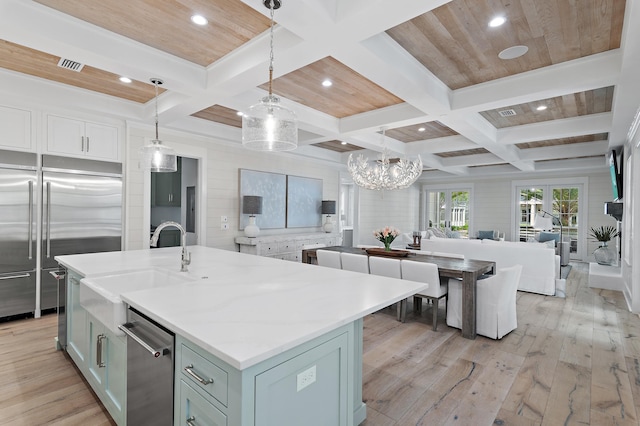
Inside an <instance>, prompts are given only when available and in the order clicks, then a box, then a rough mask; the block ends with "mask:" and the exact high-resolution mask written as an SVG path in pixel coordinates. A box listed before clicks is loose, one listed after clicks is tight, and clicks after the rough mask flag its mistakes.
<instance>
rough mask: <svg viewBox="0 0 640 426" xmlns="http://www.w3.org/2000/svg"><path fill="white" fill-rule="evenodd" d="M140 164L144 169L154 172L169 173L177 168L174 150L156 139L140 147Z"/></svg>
mask: <svg viewBox="0 0 640 426" xmlns="http://www.w3.org/2000/svg"><path fill="white" fill-rule="evenodd" d="M140 153H141V154H142V164H143V165H144V168H145V170H149V171H152V172H156V173H170V172H175V171H177V170H178V157H177V156H176V152H175V151H174V150H173V149H172V148H169V147H168V146H165V145H162V142H161V141H160V140H158V139H154V140H152V141H151V143H150V144H149V145H145V146H144V147H142V148H141V149H140Z"/></svg>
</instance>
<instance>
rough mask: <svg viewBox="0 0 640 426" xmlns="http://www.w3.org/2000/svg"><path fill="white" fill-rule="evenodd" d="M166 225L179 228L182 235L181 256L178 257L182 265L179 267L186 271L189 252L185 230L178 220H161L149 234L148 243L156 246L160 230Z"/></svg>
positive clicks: (189, 261)
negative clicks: (149, 239) (150, 234)
mask: <svg viewBox="0 0 640 426" xmlns="http://www.w3.org/2000/svg"><path fill="white" fill-rule="evenodd" d="M168 226H173V227H174V228H178V229H179V230H180V236H181V237H182V257H181V258H180V261H181V265H182V266H181V267H180V272H188V271H189V269H188V268H187V266H188V265H189V264H191V254H190V253H189V252H188V251H187V232H186V231H185V230H184V228H183V227H182V225H180V224H179V223H178V222H172V221H169V222H162V223H161V224H160V225H158V227H157V228H156V230H155V231H154V233H153V235H152V236H151V241H150V244H151V246H153V247H156V246H157V245H158V238H159V237H160V231H162V230H163V229H164V228H166V227H168Z"/></svg>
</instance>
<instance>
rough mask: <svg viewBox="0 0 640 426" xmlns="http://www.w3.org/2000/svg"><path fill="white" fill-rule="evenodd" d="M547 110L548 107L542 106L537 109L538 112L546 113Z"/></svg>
mask: <svg viewBox="0 0 640 426" xmlns="http://www.w3.org/2000/svg"><path fill="white" fill-rule="evenodd" d="M545 109H547V106H546V105H540V106H539V107H538V108H536V111H544V110H545Z"/></svg>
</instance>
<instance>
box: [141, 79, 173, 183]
mask: <svg viewBox="0 0 640 426" xmlns="http://www.w3.org/2000/svg"><path fill="white" fill-rule="evenodd" d="M151 82H152V83H153V85H154V86H155V87H156V138H155V139H154V140H152V141H151V143H150V144H149V145H145V146H143V147H142V148H140V154H141V155H142V165H143V168H144V169H145V170H150V171H152V172H157V173H169V172H175V171H176V170H178V159H177V156H176V152H175V151H174V150H173V149H172V148H169V147H168V146H166V145H162V141H161V140H160V139H158V85H160V84H162V80H160V79H159V78H152V79H151Z"/></svg>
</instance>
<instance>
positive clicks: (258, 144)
mask: <svg viewBox="0 0 640 426" xmlns="http://www.w3.org/2000/svg"><path fill="white" fill-rule="evenodd" d="M242 145H243V146H244V147H246V148H249V149H254V150H257V151H291V150H293V149H296V148H297V147H298V122H297V120H296V114H295V113H294V112H293V111H291V110H290V109H288V108H286V107H284V106H283V105H281V104H280V99H279V98H278V97H277V96H274V95H269V96H265V97H264V98H262V99H261V100H260V102H259V103H257V104H255V105H252V106H251V107H249V110H248V111H247V112H245V113H244V114H243V115H242Z"/></svg>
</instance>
